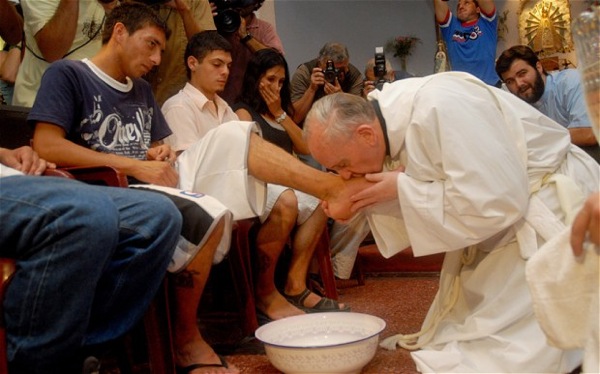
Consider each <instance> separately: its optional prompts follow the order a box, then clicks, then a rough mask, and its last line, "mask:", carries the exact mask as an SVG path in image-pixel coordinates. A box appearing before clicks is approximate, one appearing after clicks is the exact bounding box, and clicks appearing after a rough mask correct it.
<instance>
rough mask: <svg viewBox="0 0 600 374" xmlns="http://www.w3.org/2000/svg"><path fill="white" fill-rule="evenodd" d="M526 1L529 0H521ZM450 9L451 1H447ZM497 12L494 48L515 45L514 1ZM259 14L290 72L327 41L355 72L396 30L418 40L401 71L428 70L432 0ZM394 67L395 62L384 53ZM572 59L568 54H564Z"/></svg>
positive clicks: (576, 5) (306, 2) (359, 1)
mask: <svg viewBox="0 0 600 374" xmlns="http://www.w3.org/2000/svg"><path fill="white" fill-rule="evenodd" d="M522 1H529V0H522ZM570 2H571V16H572V17H576V16H577V15H578V14H579V13H581V12H582V11H583V10H584V9H585V7H586V3H585V1H584V0H571V1H570ZM449 5H450V7H451V9H453V10H454V9H455V8H456V0H451V1H449ZM496 7H497V9H498V14H499V15H500V14H502V12H503V11H504V10H508V11H509V13H508V19H507V26H508V33H507V35H506V36H505V40H504V41H499V42H498V48H497V51H498V53H500V52H502V51H503V50H504V49H506V48H508V47H510V46H512V45H514V44H520V41H519V34H518V14H517V13H518V11H519V9H520V7H521V1H519V0H496ZM259 17H260V18H262V19H265V20H267V21H269V22H271V23H274V24H276V27H277V32H278V34H279V36H280V37H281V39H282V42H283V47H284V49H285V54H286V58H287V61H288V64H289V67H290V70H291V72H293V71H295V69H296V67H297V66H298V65H299V64H301V63H303V62H305V61H308V60H310V59H313V58H315V57H317V54H318V52H319V49H320V48H321V47H322V46H323V44H325V43H326V42H328V41H338V42H341V43H344V44H346V45H347V46H348V49H349V51H350V61H351V62H352V63H353V64H354V65H356V67H358V68H359V69H360V70H361V71H362V70H363V68H364V64H365V62H366V61H367V60H368V59H369V58H371V57H373V52H374V50H375V47H377V46H381V45H384V44H385V42H386V41H387V40H388V39H390V38H392V37H394V36H398V35H411V34H412V35H415V36H418V37H419V38H421V41H422V43H421V44H419V45H417V47H416V49H415V51H414V53H413V55H412V56H411V57H410V58H409V59H408V63H407V70H408V71H409V72H410V73H412V74H414V75H417V76H424V75H428V74H431V73H432V72H433V58H434V55H435V51H436V43H435V41H436V38H435V23H434V15H433V1H432V0H267V1H265V3H264V5H263V7H262V8H261V9H260V11H259ZM387 57H388V58H389V59H390V62H391V63H392V66H394V68H395V69H398V68H399V62H398V61H397V59H395V58H393V57H392V55H388V56H387ZM566 57H567V58H569V59H570V60H571V61H573V62H574V63H575V56H574V54H569V55H568V56H566Z"/></svg>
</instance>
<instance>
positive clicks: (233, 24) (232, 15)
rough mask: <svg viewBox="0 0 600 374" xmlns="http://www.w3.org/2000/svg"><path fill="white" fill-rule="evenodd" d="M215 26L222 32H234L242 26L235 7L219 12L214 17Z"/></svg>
mask: <svg viewBox="0 0 600 374" xmlns="http://www.w3.org/2000/svg"><path fill="white" fill-rule="evenodd" d="M214 20H215V26H217V30H218V31H219V32H221V33H225V34H232V33H234V32H236V31H237V29H238V28H239V27H240V24H241V19H240V15H239V14H238V13H237V12H236V11H234V10H233V9H225V10H222V11H220V12H219V13H217V15H216V16H215V18H214Z"/></svg>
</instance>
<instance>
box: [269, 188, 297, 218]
mask: <svg viewBox="0 0 600 374" xmlns="http://www.w3.org/2000/svg"><path fill="white" fill-rule="evenodd" d="M270 216H271V218H272V219H277V220H280V221H281V222H283V223H285V224H287V225H290V226H293V225H295V223H296V219H297V218H298V199H297V198H296V194H294V191H292V190H286V191H285V192H283V193H282V194H281V195H280V196H279V198H278V199H277V202H276V203H275V205H274V206H273V209H272V210H271V214H270Z"/></svg>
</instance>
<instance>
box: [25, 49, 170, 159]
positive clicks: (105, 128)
mask: <svg viewBox="0 0 600 374" xmlns="http://www.w3.org/2000/svg"><path fill="white" fill-rule="evenodd" d="M41 87H42V89H40V90H39V92H38V94H37V97H36V100H35V103H34V105H33V108H32V109H31V112H30V113H29V117H28V121H29V122H30V123H31V122H38V121H41V122H48V123H52V124H55V125H58V126H60V127H62V128H63V129H64V130H65V132H66V133H67V138H68V139H69V140H71V141H73V142H75V143H77V144H80V145H82V146H84V147H86V148H91V149H93V150H96V151H99V152H104V153H112V154H117V155H120V156H125V157H129V158H135V159H138V160H145V159H146V153H147V151H148V149H149V148H150V144H151V143H152V142H155V141H158V140H161V139H163V138H165V137H166V136H168V135H170V134H171V130H170V129H169V127H168V125H167V122H166V120H165V118H164V117H163V115H162V113H161V111H160V109H159V108H158V105H157V104H156V101H155V100H154V96H153V95H152V91H151V88H150V85H149V84H148V83H147V82H146V81H144V80H143V79H134V80H130V79H128V81H127V83H126V84H123V83H121V82H118V81H116V80H114V79H113V78H111V77H110V76H108V75H106V74H105V73H104V72H102V71H101V70H100V69H98V68H97V67H96V66H95V65H94V64H92V63H91V62H90V61H88V60H83V61H72V60H59V61H57V62H55V63H53V64H52V65H50V67H49V68H48V70H47V71H46V72H45V73H44V76H43V77H42V85H41Z"/></svg>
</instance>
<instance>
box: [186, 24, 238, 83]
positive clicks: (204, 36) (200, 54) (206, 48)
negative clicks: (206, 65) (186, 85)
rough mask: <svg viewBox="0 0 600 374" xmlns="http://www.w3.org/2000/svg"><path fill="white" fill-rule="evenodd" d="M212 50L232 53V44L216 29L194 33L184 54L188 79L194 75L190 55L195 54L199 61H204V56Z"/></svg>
mask: <svg viewBox="0 0 600 374" xmlns="http://www.w3.org/2000/svg"><path fill="white" fill-rule="evenodd" d="M212 51H225V52H229V53H231V44H230V43H229V42H228V41H227V39H225V38H224V37H223V36H221V34H219V32H218V31H216V30H207V31H201V32H199V33H197V34H194V35H192V37H191V38H190V40H189V41H188V43H187V46H186V47H185V53H184V55H183V64H184V65H185V73H186V74H187V78H188V79H190V78H191V77H192V72H191V71H190V67H189V66H188V64H187V60H188V57H190V56H194V57H195V58H196V59H197V60H198V62H202V60H204V57H206V55H207V54H209V53H210V52H212Z"/></svg>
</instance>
